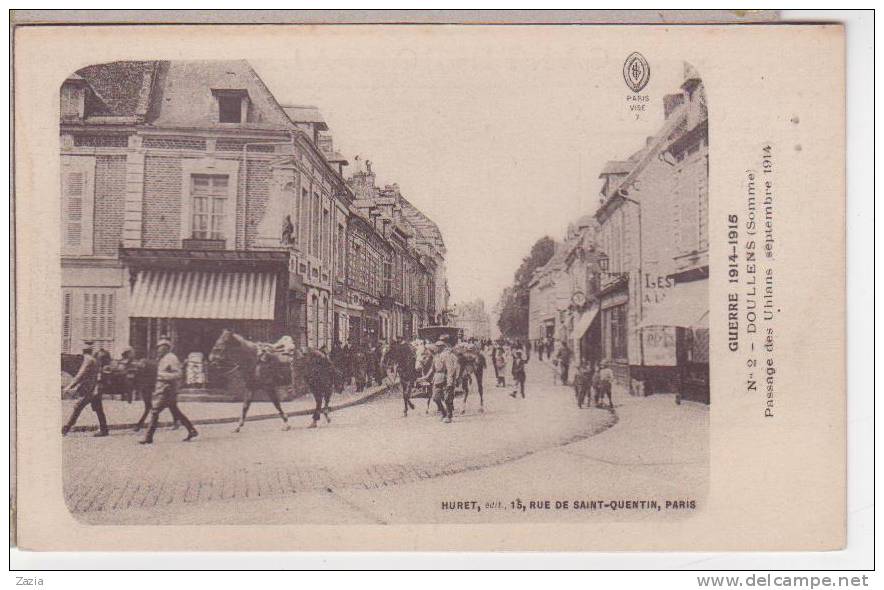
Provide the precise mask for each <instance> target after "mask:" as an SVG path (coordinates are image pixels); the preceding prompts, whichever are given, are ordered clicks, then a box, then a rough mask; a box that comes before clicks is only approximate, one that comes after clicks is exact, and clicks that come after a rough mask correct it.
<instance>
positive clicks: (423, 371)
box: [414, 345, 433, 414]
mask: <svg viewBox="0 0 884 590" xmlns="http://www.w3.org/2000/svg"><path fill="white" fill-rule="evenodd" d="M432 368H433V350H432V349H431V348H430V347H429V346H426V345H422V346H418V347H417V349H416V350H415V361H414V371H415V385H418V386H420V387H421V389H423V390H424V391H425V392H426V394H427V409H426V413H427V414H429V413H430V404H431V403H433V387H432V386H431V385H430V383H429V382H428V381H427V380H426V379H425V378H424V377H425V376H426V375H428V374H429V373H430V372H431V371H432Z"/></svg>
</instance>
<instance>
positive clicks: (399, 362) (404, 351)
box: [384, 342, 418, 417]
mask: <svg viewBox="0 0 884 590" xmlns="http://www.w3.org/2000/svg"><path fill="white" fill-rule="evenodd" d="M384 363H385V364H386V366H387V368H388V371H389V372H391V373H392V374H393V375H396V376H398V378H399V387H400V389H401V390H402V403H403V405H404V412H403V415H404V416H405V417H408V410H409V409H412V410H413V409H415V408H414V404H413V403H411V392H412V391H413V389H414V383H415V381H417V378H418V371H417V355H416V354H415V351H414V349H413V348H412V347H411V345H410V344H408V343H405V342H402V343H397V344H394V345H392V346H391V347H390V349H389V350H388V352H387V354H386V356H385V358H384Z"/></svg>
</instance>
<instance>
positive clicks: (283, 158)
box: [60, 61, 352, 355]
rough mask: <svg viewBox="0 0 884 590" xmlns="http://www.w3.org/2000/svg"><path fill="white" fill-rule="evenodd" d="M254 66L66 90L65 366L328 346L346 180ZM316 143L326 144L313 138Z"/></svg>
mask: <svg viewBox="0 0 884 590" xmlns="http://www.w3.org/2000/svg"><path fill="white" fill-rule="evenodd" d="M309 131H310V130H309V129H305V128H304V125H303V122H301V121H299V120H298V118H297V117H294V118H293V117H292V116H291V115H290V114H289V113H287V112H286V111H285V110H284V109H283V108H282V107H281V106H280V105H279V104H278V103H277V101H276V99H275V98H274V97H273V95H272V94H271V93H270V92H269V90H268V89H267V88H266V86H265V85H264V83H263V82H262V81H261V79H260V78H259V77H258V76H257V74H256V73H255V71H254V70H253V69H252V68H251V67H250V66H249V64H248V63H247V62H244V61H230V62H226V61H225V62H221V61H216V62H207V61H200V62H188V61H168V62H163V61H150V62H115V63H109V64H101V65H96V66H89V67H87V68H83V69H81V70H79V71H78V72H76V73H75V74H74V75H72V76H71V77H70V78H68V79H67V80H66V81H65V82H64V83H63V85H62V88H61V125H60V134H61V163H62V166H61V170H62V178H61V188H62V229H63V236H62V238H63V240H62V243H63V251H62V253H61V254H62V257H61V263H62V311H63V320H62V321H63V325H62V333H63V343H62V350H63V351H76V350H77V349H78V347H79V345H80V342H81V341H82V340H83V339H94V340H97V341H99V342H100V343H101V344H103V345H104V346H105V347H106V348H107V349H108V350H111V351H112V352H113V353H114V354H115V355H116V354H119V352H120V350H121V349H122V348H123V347H125V346H126V345H128V344H130V343H131V344H132V345H133V346H135V347H136V348H139V349H141V351H142V352H148V351H150V350H152V348H153V346H154V344H155V342H156V340H157V338H158V337H159V336H160V335H161V334H168V335H170V336H172V337H173V338H176V341H177V343H178V349H179V351H181V352H185V353H186V352H190V351H200V352H208V348H209V347H210V346H211V344H212V342H213V341H214V339H215V338H216V337H217V334H218V332H219V331H220V329H221V328H222V327H229V328H232V329H235V330H236V331H238V332H240V333H242V334H243V335H245V336H247V337H249V338H254V339H260V340H270V339H274V338H276V337H278V336H280V335H282V334H291V335H292V336H293V337H295V338H296V340H298V341H299V342H300V343H302V344H310V345H312V346H322V345H325V344H329V343H330V341H331V336H332V329H333V327H332V325H333V324H332V307H333V304H332V301H333V297H334V289H335V285H336V284H338V285H343V283H344V280H343V279H344V277H343V273H344V263H343V260H344V251H343V250H342V247H341V246H342V244H343V242H344V234H345V229H344V228H345V226H346V224H347V219H348V215H349V204H350V201H351V200H352V195H351V194H350V192H349V190H348V188H347V187H346V185H345V184H344V182H343V179H342V178H341V171H342V164H343V163H344V162H341V161H335V158H334V156H333V155H329V154H326V153H324V152H323V151H322V150H321V149H319V147H317V142H318V137H319V136H318V133H317V134H315V135H314V134H311V133H310V132H309ZM318 131H319V130H317V132H318Z"/></svg>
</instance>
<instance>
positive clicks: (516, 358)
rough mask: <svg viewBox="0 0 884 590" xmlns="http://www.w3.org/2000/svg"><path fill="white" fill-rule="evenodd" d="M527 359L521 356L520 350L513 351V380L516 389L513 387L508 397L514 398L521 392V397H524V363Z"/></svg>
mask: <svg viewBox="0 0 884 590" xmlns="http://www.w3.org/2000/svg"><path fill="white" fill-rule="evenodd" d="M527 362H528V361H527V360H525V358H524V357H523V356H522V351H521V350H516V351H514V352H513V368H512V374H513V381H515V386H516V389H513V392H512V393H511V394H510V397H511V398H513V399H515V397H516V395H517V394H520V393H521V394H522V399H525V364H526V363H527Z"/></svg>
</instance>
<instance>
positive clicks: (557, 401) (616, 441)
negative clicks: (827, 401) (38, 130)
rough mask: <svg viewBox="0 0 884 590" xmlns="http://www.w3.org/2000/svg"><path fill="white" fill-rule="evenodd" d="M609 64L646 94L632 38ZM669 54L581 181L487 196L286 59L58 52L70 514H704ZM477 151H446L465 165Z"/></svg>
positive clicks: (682, 115) (298, 518) (683, 88)
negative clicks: (526, 199)
mask: <svg viewBox="0 0 884 590" xmlns="http://www.w3.org/2000/svg"><path fill="white" fill-rule="evenodd" d="M617 67H618V73H619V68H620V66H619V65H618V66H617ZM655 71H656V70H655ZM388 74H389V75H392V74H390V73H389V72H388ZM323 75H326V76H328V79H329V80H332V79H334V74H333V72H328V73H325V74H323ZM622 75H623V77H622V79H619V80H618V84H619V86H618V91H617V92H618V94H621V95H622V94H623V93H624V92H625V93H628V94H627V96H628V101H627V102H629V101H633V100H634V101H639V98H636V97H642V96H644V95H642V94H640V93H641V92H642V91H643V89H644V88H645V86H646V85H647V84H648V82H649V77H650V66H649V65H648V62H647V60H646V59H645V57H644V56H642V55H641V54H639V53H633V54H631V55H629V56H628V57H627V58H626V61H625V63H623V64H622ZM665 76H666V78H665V84H666V86H665V88H663V87H662V86H660V92H659V96H658V95H655V96H657V98H656V99H655V110H654V113H655V114H654V115H651V114H650V113H649V112H647V111H645V110H644V109H641V111H635V112H636V114H635V115H634V117H635V119H634V120H635V121H638V122H639V123H638V124H639V125H640V126H639V127H636V128H635V129H634V130H632V131H631V132H630V133H628V134H624V137H623V138H621V139H620V140H618V142H616V144H615V145H612V146H610V149H605V150H604V151H602V150H601V148H605V147H606V146H605V145H604V144H603V143H604V142H601V141H599V142H596V144H595V145H594V146H593V148H592V150H588V152H589V151H591V158H590V156H589V155H587V158H589V159H590V160H591V161H593V162H596V163H597V164H598V165H597V166H596V164H592V165H591V166H590V165H589V164H586V165H584V164H583V163H582V162H583V159H582V158H583V156H582V155H581V156H579V157H578V158H577V160H578V163H579V174H578V176H579V178H580V179H581V180H580V181H579V182H578V183H576V184H577V187H576V188H575V189H574V191H575V194H574V195H573V196H575V197H577V198H575V199H572V200H570V201H569V204H568V205H567V206H565V205H562V204H561V203H559V204H558V205H553V204H551V205H550V206H549V207H546V208H545V207H538V209H540V210H545V209H549V210H550V211H552V212H553V213H551V214H550V216H549V217H548V218H547V217H544V216H543V214H540V213H539V214H538V216H537V217H536V218H534V217H532V216H530V215H519V214H515V213H511V212H507V211H506V210H505V209H502V208H501V206H500V203H506V201H494V202H495V203H497V204H496V205H495V207H497V208H496V209H494V210H493V211H492V214H490V215H483V214H481V213H480V211H481V207H482V205H480V204H479V200H480V199H477V198H476V195H475V194H473V193H472V192H470V191H462V190H459V189H458V190H455V189H453V188H450V187H448V188H442V183H436V184H434V183H429V182H421V180H420V174H416V175H414V176H413V175H412V171H411V170H409V169H408V168H407V167H403V166H402V164H401V162H400V161H404V162H414V166H413V168H416V169H419V170H422V171H423V172H424V173H426V174H429V175H432V174H435V172H434V170H433V169H434V168H435V167H436V162H437V161H438V158H437V156H436V155H435V154H433V155H432V156H429V157H428V156H426V154H424V155H422V152H421V149H418V148H415V146H414V145H411V147H408V146H406V145H402V146H401V147H399V148H397V147H396V144H395V142H390V141H383V140H379V141H377V142H376V144H374V143H372V142H371V140H372V138H373V137H375V136H376V135H377V133H376V131H374V130H372V128H371V126H372V125H378V124H379V123H378V122H377V121H375V120H374V119H371V120H366V119H365V118H363V119H359V118H358V117H356V118H354V119H349V118H348V117H347V116H346V115H345V114H344V113H345V111H346V107H341V106H340V101H341V100H344V101H346V99H347V96H348V95H347V93H343V94H341V95H337V94H335V93H334V91H333V89H329V90H328V92H329V94H328V100H329V103H330V104H331V105H332V108H331V109H330V110H329V111H328V112H329V113H335V118H333V117H332V116H331V115H329V117H328V119H327V118H326V114H325V112H324V110H323V108H320V107H319V106H315V105H313V104H305V103H304V102H301V97H300V96H299V86H298V85H297V84H293V83H292V81H291V80H292V77H291V76H289V75H288V72H287V70H286V68H283V67H280V65H279V64H275V63H264V64H260V67H256V65H254V64H251V63H249V62H247V61H244V60H241V61H139V62H134V61H124V62H113V63H106V64H96V65H91V66H87V67H84V68H82V69H80V70H78V71H77V72H75V73H72V74H71V75H70V76H69V77H68V78H67V79H66V80H65V81H64V83H63V84H62V86H61V94H60V99H61V102H60V105H61V112H60V138H61V151H60V158H61V185H60V186H61V196H62V198H61V206H62V210H61V214H62V233H63V235H62V253H61V270H62V286H61V287H62V289H61V294H60V305H61V323H62V325H61V334H62V341H61V343H60V349H61V355H60V356H61V379H62V391H61V410H60V414H61V427H60V435H61V437H62V452H63V466H64V493H65V500H66V503H67V506H68V508H69V509H70V511H71V513H72V514H73V515H74V517H76V518H77V519H78V520H81V521H82V522H86V523H90V524H103V525H107V524H156V525H164V524H348V523H360V524H361V523H367V524H394V523H442V522H444V523H461V522H463V523H482V522H523V521H524V522H585V521H599V522H604V521H611V520H613V521H633V520H642V519H656V520H660V521H668V520H672V519H681V518H689V517H690V516H691V514H693V513H695V512H696V511H698V510H702V507H703V504H704V502H705V500H706V492H707V486H708V478H709V457H708V453H709V404H710V391H709V320H708V315H709V303H708V277H709V262H708V241H709V239H708V220H707V216H708V190H707V187H708V130H707V123H706V121H707V111H706V109H707V107H706V98H705V91H704V89H703V84H702V80H701V78H700V75H699V73H698V72H697V71H696V70H695V69H694V68H693V66H691V65H690V64H687V63H682V62H678V63H675V64H668V69H667V70H665ZM305 86H309V84H306V83H305ZM277 88H279V89H280V90H279V91H278V92H277V90H276V89H277ZM311 88H312V90H311V91H310V92H309V93H308V92H307V90H301V91H302V92H304V93H306V94H307V95H308V97H309V98H311V99H312V98H317V97H318V98H319V99H322V98H323V96H325V95H324V94H323V92H324V91H325V90H324V87H323V85H322V84H320V83H319V82H316V83H315V87H311ZM415 88H417V89H418V90H416V92H418V93H419V92H422V90H420V89H421V88H423V87H422V86H420V85H416V86H415ZM338 91H340V89H339V90H338ZM663 91H665V94H664V93H663ZM403 92H404V91H403ZM381 95H382V96H383V97H384V100H386V95H385V94H384V93H381ZM342 96H343V97H344V98H343V99H342ZM394 98H395V97H391V98H390V100H393V99H394ZM424 98H425V97H423V96H417V95H416V96H414V97H409V96H405V95H402V96H399V98H398V99H399V100H401V101H402V104H417V103H421V104H424V103H425V102H426V101H425V100H424ZM639 102H642V103H644V102H650V99H649V98H647V97H644V98H641V100H640V101H639ZM383 104H384V103H378V105H376V108H377V109H379V110H380V111H382V113H381V114H379V115H378V120H383V117H384V116H387V117H390V120H396V124H397V125H399V126H400V127H401V126H402V121H401V119H402V117H406V118H407V111H405V110H403V109H405V107H402V108H400V107H396V106H392V107H390V106H389V105H387V107H386V110H384V106H383ZM379 105H380V106H379ZM510 106H513V105H510ZM415 108H418V107H415ZM506 108H507V105H506V104H502V105H501V109H504V111H505V109H506ZM504 111H501V113H494V114H492V113H486V114H487V115H488V117H490V118H491V119H493V120H494V121H497V124H498V125H500V129H499V130H494V129H493V128H492V126H491V124H490V123H486V124H484V127H482V129H485V130H486V131H487V133H486V134H485V136H486V137H489V138H492V139H489V140H488V141H495V142H496V141H499V137H498V135H500V136H501V137H503V136H506V135H507V133H509V132H510V131H512V130H511V129H510V128H509V127H507V125H509V122H508V121H509V119H508V118H507V117H506V113H505V112H504ZM434 112H436V111H434ZM630 112H632V111H631V110H630ZM639 112H641V113H643V114H642V115H640V114H638V113H639ZM427 116H428V117H432V116H435V115H432V114H428V115H427ZM630 116H632V115H630ZM642 117H643V118H642ZM613 119H614V118H613V117H612V120H613ZM335 120H336V121H349V125H352V126H355V127H356V129H355V130H353V131H349V130H343V129H342V135H343V136H344V137H347V138H350V142H352V143H354V144H357V145H358V147H359V150H360V152H356V151H355V150H354V151H353V152H349V151H348V152H347V155H345V154H344V151H343V150H344V149H345V145H346V144H345V143H344V142H338V141H337V137H338V136H337V135H333V129H332V126H331V125H330V123H329V122H330V121H335ZM563 122H564V124H567V117H565V118H563ZM415 124H417V123H415ZM621 124H622V123H621ZM362 126H364V129H362ZM405 126H406V127H407V125H405ZM434 127H438V126H434ZM467 127H469V129H475V128H476V127H475V126H473V127H470V126H469V125H467ZM516 127H518V125H517V126H516ZM397 128H398V127H397ZM336 129H337V128H336ZM335 133H337V131H335ZM465 133H466V131H465ZM598 133H599V135H600V136H601V135H602V134H603V130H598ZM351 134H352V135H351ZM412 136H413V137H412ZM412 136H409V140H411V139H414V138H417V139H416V141H420V138H421V135H420V134H419V133H416V134H412ZM635 138H639V139H638V141H637V142H636V141H634V139H635ZM477 141H478V140H477ZM501 145H502V144H501ZM575 145H578V146H579V144H575ZM525 146H530V142H522V143H520V147H514V148H513V149H519V150H524V149H529V148H526V147H525ZM600 146H601V147H600ZM615 146H616V147H615ZM374 150H377V153H378V154H379V155H380V158H379V160H377V161H376V160H375V159H374V158H373V157H371V155H370V154H371V153H374ZM397 150H399V151H397ZM440 151H442V152H445V149H442V150H440ZM448 151H449V152H451V151H456V150H452V149H449V150H448ZM566 151H568V152H569V153H570V154H573V153H574V149H572V148H568V150H566ZM520 153H522V152H520ZM367 154H368V155H367ZM391 154H393V155H392V156H391ZM529 155H530V153H529ZM439 157H440V158H442V159H443V160H444V158H445V157H446V156H445V155H444V153H443V155H442V156H439ZM422 158H425V159H424V160H422ZM501 161H503V160H501ZM513 161H515V160H513ZM470 162H473V163H475V162H476V159H475V158H473V159H470ZM507 162H509V160H507ZM501 165H504V164H501ZM505 165H506V166H511V165H512V164H511V162H510V163H506V164H505ZM584 168H588V169H592V180H591V181H587V182H586V183H585V184H586V186H584V181H583V180H582V178H583V177H584V175H585V173H584ZM514 169H519V165H516V166H515V168H514ZM489 170H490V168H488V169H484V168H482V167H481V166H479V167H478V168H476V167H471V165H469V166H464V167H463V170H462V173H463V174H465V175H466V176H467V177H470V178H473V180H471V182H475V183H476V184H477V185H478V184H479V183H481V182H484V181H482V180H480V179H481V178H483V177H487V176H488V172H489ZM518 173H519V174H522V171H521V169H519V172H518ZM395 174H403V175H404V177H403V179H402V184H401V185H400V183H399V181H398V179H397V178H396V177H395V176H394V175H395ZM415 178H417V180H415ZM444 184H452V186H457V181H456V180H454V181H452V183H444ZM436 188H438V190H439V191H440V192H439V193H438V194H436V193H434V192H433V191H434V190H435V189H436ZM532 190H533V189H532ZM447 191H453V192H447ZM505 192H506V191H501V193H502V194H503V193H505ZM489 194H490V193H489ZM570 196H571V195H565V196H562V202H564V200H565V199H566V197H567V198H568V199H570ZM499 198H501V197H499V196H495V197H491V196H489V199H499ZM551 202H552V201H551ZM515 206H516V205H513V207H515ZM514 211H515V209H514Z"/></svg>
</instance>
